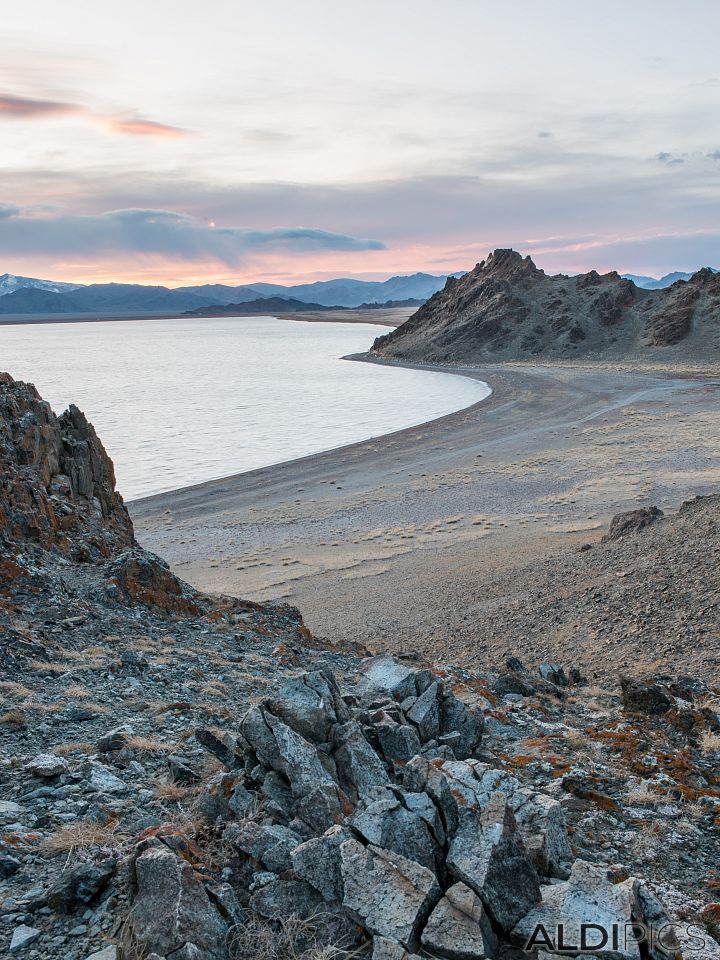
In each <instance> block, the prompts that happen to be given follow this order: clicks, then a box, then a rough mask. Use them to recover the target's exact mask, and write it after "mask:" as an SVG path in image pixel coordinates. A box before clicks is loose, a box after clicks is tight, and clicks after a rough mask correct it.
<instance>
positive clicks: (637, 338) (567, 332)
mask: <svg viewBox="0 0 720 960" xmlns="http://www.w3.org/2000/svg"><path fill="white" fill-rule="evenodd" d="M678 345H682V349H683V351H686V352H688V351H689V352H690V353H692V354H693V355H697V356H698V358H707V357H708V356H712V357H715V358H717V356H718V355H720V274H716V273H714V272H713V271H711V270H700V271H698V272H697V273H696V274H694V275H693V276H692V277H691V278H690V279H689V280H688V281H687V282H685V281H678V282H677V283H674V284H672V286H670V287H667V288H666V289H662V290H646V289H642V288H640V287H636V286H635V284H634V283H633V282H632V281H631V280H625V279H623V278H622V277H620V276H619V275H618V274H617V273H614V272H613V273H607V274H603V275H601V274H598V273H597V272H596V271H594V270H592V271H590V273H585V274H580V275H579V276H574V277H567V276H563V275H557V276H548V275H547V274H545V273H544V271H542V270H539V269H538V268H537V267H536V266H535V264H534V263H533V261H532V260H531V259H530V257H522V256H521V255H520V254H519V253H516V252H515V251H514V250H495V251H494V252H493V253H491V254H490V255H489V256H488V258H487V260H483V261H482V262H481V263H478V264H477V266H476V267H475V268H474V269H473V270H471V271H470V272H469V273H467V274H465V276H463V277H460V278H459V279H456V278H453V277H449V278H448V280H447V282H446V284H445V287H444V288H443V289H442V290H440V291H439V292H438V293H436V294H435V295H434V296H433V297H431V298H430V300H428V301H427V303H426V304H424V305H423V306H422V307H420V309H419V310H418V311H417V312H416V313H415V314H413V316H412V317H410V319H409V320H407V321H406V322H405V323H404V324H402V325H401V326H400V327H398V328H397V329H396V330H393V331H392V332H391V333H388V334H385V335H384V336H382V337H378V338H377V340H376V341H375V343H374V345H373V348H372V353H373V354H374V355H376V356H379V357H388V358H398V359H405V360H413V361H422V362H476V363H480V362H483V361H487V360H514V359H521V358H523V357H528V358H529V357H580V356H592V357H604V356H607V357H622V356H630V355H645V356H661V357H662V356H666V355H667V354H668V352H669V351H668V348H673V347H678ZM675 353H677V351H674V353H673V355H675Z"/></svg>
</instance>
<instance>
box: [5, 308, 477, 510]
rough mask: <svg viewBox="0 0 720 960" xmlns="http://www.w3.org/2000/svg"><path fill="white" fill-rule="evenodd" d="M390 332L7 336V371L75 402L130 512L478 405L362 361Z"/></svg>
mask: <svg viewBox="0 0 720 960" xmlns="http://www.w3.org/2000/svg"><path fill="white" fill-rule="evenodd" d="M384 332H385V328H384V327H380V326H376V325H371V324H352V323H302V322H298V321H294V320H279V319H275V318H272V317H251V318H247V317H242V318H233V317H229V318H222V319H211V320H197V319H184V318H181V319H175V320H131V321H121V322H120V321H115V322H113V321H103V322H99V323H46V324H23V325H17V326H0V370H3V371H7V372H8V373H10V374H11V375H12V376H13V377H15V378H16V379H18V380H29V381H30V382H32V383H34V384H35V386H36V387H37V388H38V390H39V391H40V393H41V395H42V396H43V397H44V398H45V399H46V400H48V401H49V402H50V403H51V405H52V406H53V408H54V409H55V412H56V413H60V412H61V411H62V410H63V409H65V407H67V405H68V404H69V403H75V404H76V405H77V406H78V407H80V409H81V410H83V411H84V413H85V414H86V415H87V417H88V419H89V420H90V421H91V422H92V423H93V424H94V426H95V428H96V430H97V432H98V434H99V436H100V438H101V440H102V441H103V443H104V445H105V447H106V449H107V451H108V453H109V454H110V456H111V457H112V458H113V460H114V462H115V470H116V474H117V480H118V489H119V490H120V492H121V493H122V494H123V496H124V497H125V498H126V499H128V500H132V499H135V498H138V497H143V496H148V495H149V494H153V493H162V492H165V491H167V490H172V489H176V488H178V487H184V486H189V485H191V484H195V483H200V482H202V481H204V480H211V479H215V478H218V477H224V476H229V475H231V474H235V473H241V472H243V471H246V470H253V469H255V468H256V467H263V466H267V465H269V464H273V463H280V462H282V461H284V460H290V459H294V458H295V457H302V456H305V455H307V454H311V453H319V452H320V451H322V450H329V449H331V448H333V447H337V446H341V445H343V444H347V443H353V442H355V441H358V440H366V439H369V438H371V437H375V436H378V435H381V434H385V433H390V432H392V431H394V430H400V429H402V428H404V427H409V426H413V425H415V424H418V423H424V422H425V421H427V420H432V419H434V418H436V417H441V416H443V415H445V414H447V413H451V412H453V411H455V410H459V409H462V408H463V407H467V406H470V405H471V404H473V403H476V402H477V401H478V400H481V399H483V398H484V397H486V396H487V395H488V394H489V393H490V390H489V388H488V387H487V386H486V385H485V384H483V383H481V382H480V381H478V380H472V379H470V378H467V377H460V376H455V375H453V374H446V373H436V372H432V371H427V370H409V369H404V368H402V367H395V366H379V365H376V364H369V363H355V362H350V361H347V360H342V359H341V358H342V357H343V356H344V355H346V354H351V353H359V352H362V351H364V350H367V349H368V348H369V347H370V345H371V343H372V341H373V339H374V338H375V337H376V336H378V335H379V334H380V333H384Z"/></svg>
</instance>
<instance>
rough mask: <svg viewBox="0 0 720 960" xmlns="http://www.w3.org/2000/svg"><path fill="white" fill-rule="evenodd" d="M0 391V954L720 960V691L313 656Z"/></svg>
mask: <svg viewBox="0 0 720 960" xmlns="http://www.w3.org/2000/svg"><path fill="white" fill-rule="evenodd" d="M3 391H4V392H3V404H2V407H1V408H0V409H1V410H2V421H1V423H2V428H3V431H4V432H3V437H4V438H5V445H4V447H3V452H2V461H1V465H2V470H3V483H2V485H0V509H1V510H2V511H4V512H3V530H4V540H3V561H2V563H3V568H2V579H0V637H1V641H0V643H1V645H0V656H1V657H2V663H3V668H4V669H3V673H4V676H3V680H2V681H0V695H2V698H3V701H4V704H3V710H4V712H3V714H2V716H0V954H2V955H3V956H4V955H8V956H13V957H14V956H18V957H21V958H28V960H40V958H43V960H44V958H55V957H57V958H63V960H90V958H91V957H92V960H119V958H122V960H136V958H141V960H159V958H160V960H161V958H165V960H170V958H174V960H191V958H192V960H241V958H245V960H250V958H253V960H257V958H265V960H273V958H275V960H280V958H283V960H285V958H300V957H302V958H303V960H319V958H323V960H330V958H334V960H341V958H343V957H348V958H349V957H350V956H351V955H352V956H363V955H365V956H368V957H373V960H408V958H409V957H411V956H413V955H416V956H420V957H444V958H446V960H447V958H465V960H471V958H484V957H488V958H495V957H505V956H511V955H513V954H514V953H518V955H519V951H521V950H522V948H523V945H525V944H526V942H527V940H528V938H529V937H531V936H532V935H533V934H534V933H535V931H536V930H537V929H538V925H539V924H541V925H542V926H543V927H544V928H545V929H546V930H548V931H549V932H550V934H551V937H556V928H557V924H558V922H562V923H563V924H564V927H565V930H566V942H567V940H568V939H569V938H575V937H577V936H579V935H580V931H579V924H580V923H582V922H592V923H596V924H598V925H599V926H600V927H601V928H602V929H611V928H612V927H613V924H614V925H616V926H618V928H622V929H623V930H624V925H625V924H626V923H635V924H636V925H637V924H639V923H642V924H644V927H645V929H646V930H648V931H650V930H652V931H655V932H656V933H658V932H659V931H661V930H662V931H664V934H663V937H662V939H661V941H660V942H658V941H657V940H656V941H655V942H654V943H653V944H652V945H637V944H636V943H635V942H634V941H633V940H632V939H630V940H629V941H628V943H627V944H625V942H624V940H623V942H622V943H621V944H618V945H617V946H613V945H612V944H609V945H606V946H605V947H603V948H602V949H599V950H597V951H593V952H597V953H598V955H599V956H600V957H601V958H603V960H621V958H625V957H627V958H632V960H636V958H637V960H649V958H653V960H660V958H664V957H667V956H670V955H672V956H674V957H675V956H677V955H678V952H682V954H683V956H686V957H691V956H695V955H696V956H698V957H699V958H702V960H704V958H706V957H707V958H714V960H716V958H718V957H720V946H718V944H717V942H716V939H714V938H713V937H714V936H715V937H716V936H717V923H718V921H719V920H720V907H718V905H717V904H714V902H713V901H714V896H713V891H715V890H717V889H718V887H720V877H719V876H718V874H717V865H718V863H719V862H720V856H719V854H720V844H719V843H718V835H719V827H720V770H719V763H720V721H719V720H718V715H719V705H720V691H719V690H718V689H715V688H713V687H712V686H710V685H708V684H706V683H703V682H701V681H698V680H692V679H689V678H678V677H657V676H655V677H652V678H637V677H631V676H628V677H626V678H625V679H624V680H623V684H622V687H621V689H620V690H619V691H615V690H608V689H604V688H593V687H590V686H589V685H588V684H587V681H586V680H585V679H584V678H583V677H582V676H580V674H579V673H578V672H577V671H576V670H572V669H563V667H562V666H560V665H559V664H552V663H545V664H543V665H542V666H541V668H540V670H539V671H534V670H528V669H525V667H524V666H523V664H522V663H521V662H520V661H519V660H518V659H517V658H514V657H512V658H510V659H509V660H508V662H507V663H506V664H505V665H504V666H503V667H502V668H500V669H497V670H493V671H483V670H482V667H480V669H478V670H477V671H475V670H473V671H470V670H462V669H459V668H456V667H454V666H453V664H452V663H443V664H435V665H430V664H427V663H423V662H419V661H418V659H417V658H414V657H412V656H410V655H408V656H406V657H399V658H392V657H390V656H388V655H384V654H379V655H374V656H372V655H369V652H368V651H365V650H359V649H347V648H346V649H339V648H335V647H331V646H328V645H327V644H325V645H320V644H319V643H318V641H316V640H315V639H314V638H312V636H310V634H309V632H308V631H307V629H306V628H305V627H304V625H303V623H302V620H301V618H300V616H299V614H298V613H297V611H295V610H293V609H292V608H289V607H285V606H259V605H257V604H250V603H244V602H243V601H240V600H236V599H234V598H228V597H209V596H205V595H202V594H199V593H198V592H196V591H194V590H193V589H192V588H191V587H189V586H188V585H187V584H183V583H182V581H179V580H178V579H177V578H176V577H174V575H173V574H172V572H171V571H170V570H169V569H168V568H167V567H166V566H165V565H164V564H163V562H162V561H160V560H159V559H158V558H156V557H154V556H152V555H151V554H148V553H147V552H145V551H143V550H142V549H140V548H139V547H138V546H137V545H136V544H135V542H134V539H133V536H132V528H131V527H130V526H129V525H128V521H127V519H126V517H127V514H126V513H125V508H124V505H123V504H122V501H121V499H120V498H119V496H118V495H117V494H116V492H115V491H114V485H113V482H112V479H111V478H112V474H111V472H110V471H111V465H109V461H108V460H107V457H106V454H105V453H104V451H103V449H102V446H101V445H100V442H99V440H97V438H96V436H95V434H94V431H92V428H91V427H90V426H89V424H87V421H85V420H84V418H82V415H80V414H79V412H76V413H74V414H73V415H72V417H70V418H69V419H67V420H66V419H65V415H64V416H63V417H61V418H54V415H53V414H52V412H51V411H49V408H47V406H46V405H44V404H43V403H42V401H41V400H40V399H39V397H38V396H37V394H36V393H35V391H34V389H33V388H31V387H29V386H27V385H24V384H17V383H15V382H14V381H12V380H11V379H10V378H4V379H3ZM12 438H16V441H12V443H11V440H12ZM70 441H72V442H70ZM73 443H74V444H75V445H73ZM78 444H80V445H82V444H85V445H86V446H85V447H81V448H80V450H81V451H83V452H80V451H78V447H77V445H78ZM68 450H70V451H75V452H76V453H77V456H76V455H75V454H73V455H72V456H70V453H69V452H68ZM77 463H81V464H91V466H90V467H88V468H87V469H83V470H80V469H78V470H73V469H72V467H73V465H74V464H77ZM93 463H94V464H95V466H94V467H93V466H92V464H93ZM63 471H65V472H63ZM88 471H89V472H88ZM74 476H76V477H77V479H76V480H73V477H74ZM81 477H82V478H84V479H82V480H81ZM33 505H35V506H36V507H37V513H38V515H39V516H40V517H41V518H42V522H39V523H32V522H31V521H32V519H33V516H34V514H33ZM643 519H644V518H637V517H636V518H633V519H627V520H626V522H625V523H622V522H618V523H617V524H615V525H614V530H615V533H614V534H613V536H616V535H622V536H625V535H628V534H627V531H628V530H631V529H632V528H633V526H635V527H637V526H638V525H640V526H642V522H643ZM618 531H624V532H623V533H622V534H618ZM671 922H672V923H673V926H672V929H671V928H670V927H669V926H668V924H669V923H671ZM689 923H693V924H695V926H694V927H692V928H690V929H689V928H688V924H689ZM693 934H694V935H695V937H696V940H692V939H691V937H692V936H693ZM573 942H575V943H576V941H575V940H574V941H573ZM700 942H702V948H701V949H700V948H698V944H699V943H700ZM541 946H542V952H543V955H544V957H545V960H547V955H548V954H550V955H555V953H556V951H557V950H558V944H557V942H554V943H553V944H549V943H548V942H543V943H542V944H541ZM535 952H537V951H533V953H535ZM582 952H583V951H582V950H580V948H579V947H578V946H577V943H576V949H575V950H574V951H573V953H574V954H579V953H582ZM558 956H559V954H558Z"/></svg>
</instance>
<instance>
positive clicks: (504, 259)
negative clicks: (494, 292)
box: [475, 248, 545, 281]
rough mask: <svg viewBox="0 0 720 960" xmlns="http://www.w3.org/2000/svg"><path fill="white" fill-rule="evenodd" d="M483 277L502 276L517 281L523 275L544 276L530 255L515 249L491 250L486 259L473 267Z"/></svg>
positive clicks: (530, 276) (529, 276) (531, 276)
mask: <svg viewBox="0 0 720 960" xmlns="http://www.w3.org/2000/svg"><path fill="white" fill-rule="evenodd" d="M475 270H477V271H478V272H479V273H481V274H482V275H483V278H484V277H488V276H493V277H502V278H505V279H507V280H513V281H518V280H520V279H522V278H523V277H527V278H534V277H537V278H540V277H544V276H545V273H544V271H543V270H540V269H538V267H536V266H535V264H534V262H533V260H532V258H531V257H529V256H528V257H523V256H522V254H520V253H518V252H517V250H510V249H502V248H499V249H497V250H493V252H492V253H491V254H489V255H488V258H487V260H483V261H482V262H481V263H479V264H478V265H477V267H476V268H475Z"/></svg>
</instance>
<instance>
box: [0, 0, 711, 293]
mask: <svg viewBox="0 0 720 960" xmlns="http://www.w3.org/2000/svg"><path fill="white" fill-rule="evenodd" d="M2 24H3V28H2V31H1V33H0V273H2V272H5V271H7V272H10V273H18V274H24V275H30V276H42V277H51V278H53V279H58V280H71V281H77V282H94V281H107V280H123V281H133V282H141V283H163V284H168V285H171V286H177V285H179V284H182V283H204V282H223V283H243V282H251V281H260V280H265V281H275V282H280V283H290V282H303V281H307V280H315V279H325V278H329V277H333V276H356V277H366V278H383V277H387V276H390V275H393V274H399V273H413V272H415V271H418V270H423V271H427V272H431V273H437V274H442V273H447V272H451V271H456V270H461V269H468V268H470V267H471V266H473V265H474V263H475V262H477V261H478V260H481V259H483V258H484V257H485V256H486V255H487V253H488V252H489V251H490V250H492V249H494V248H496V247H505V246H512V247H515V248H516V249H518V250H520V251H521V252H523V253H525V254H531V255H532V256H533V258H534V259H535V261H536V262H537V263H538V265H539V266H541V267H543V268H544V269H546V270H548V271H551V272H560V271H563V272H578V271H581V270H587V269H590V268H596V269H599V270H610V269H617V270H619V271H620V272H632V273H639V274H648V275H653V276H659V275H661V274H663V273H666V272H669V271H672V270H692V269H697V268H699V267H701V266H705V265H711V266H716V267H720V54H719V53H718V43H717V38H718V36H720V4H718V3H717V0H686V2H685V3H684V4H678V3H677V2H676V0H673V2H669V0H622V2H620V0H604V2H603V3H602V4H599V3H597V0H572V2H570V0H546V2H544V3H538V2H537V0H532V2H531V0H513V2H512V3H505V4H500V3H498V2H497V0H492V2H489V0H444V2H443V3H439V2H437V0H344V2H342V3H339V2H337V0H332V2H331V0H303V2H302V3H298V2H297V0H265V2H263V3H261V4H259V3H257V2H251V0H205V2H203V3H200V2H197V0H142V2H141V0H124V2H123V4H121V5H111V4H101V3H97V0H92V2H88V0H63V2H62V3H58V2H57V0H33V3H31V4H17V3H16V4H12V5H11V4H6V5H4V9H3V11H2Z"/></svg>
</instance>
